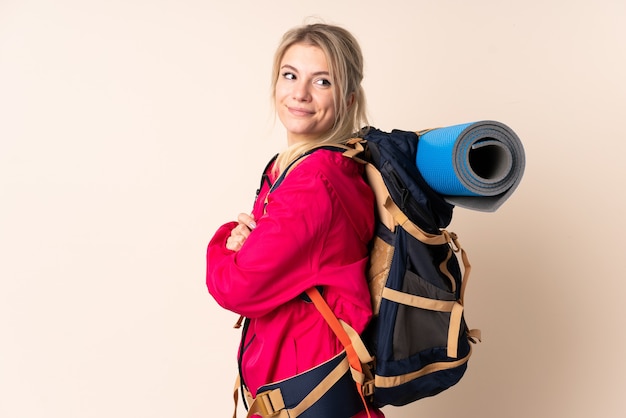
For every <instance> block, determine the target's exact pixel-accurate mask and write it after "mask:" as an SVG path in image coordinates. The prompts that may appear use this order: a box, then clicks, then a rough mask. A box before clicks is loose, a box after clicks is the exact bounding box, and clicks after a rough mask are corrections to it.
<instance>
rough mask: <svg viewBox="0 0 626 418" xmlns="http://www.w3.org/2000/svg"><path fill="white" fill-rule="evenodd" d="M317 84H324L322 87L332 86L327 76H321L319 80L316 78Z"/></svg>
mask: <svg viewBox="0 0 626 418" xmlns="http://www.w3.org/2000/svg"><path fill="white" fill-rule="evenodd" d="M315 84H317V85H319V86H322V87H330V86H332V83H331V82H330V80H328V79H327V78H320V79H318V80H315Z"/></svg>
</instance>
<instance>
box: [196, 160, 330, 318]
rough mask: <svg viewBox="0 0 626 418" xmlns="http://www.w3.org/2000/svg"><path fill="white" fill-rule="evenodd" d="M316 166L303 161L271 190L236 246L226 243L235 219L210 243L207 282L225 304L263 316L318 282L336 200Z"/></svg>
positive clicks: (233, 308)
mask: <svg viewBox="0 0 626 418" xmlns="http://www.w3.org/2000/svg"><path fill="white" fill-rule="evenodd" d="M314 168H315V167H314V166H309V165H308V164H304V163H303V164H300V165H299V166H298V167H297V168H296V169H294V170H293V171H292V172H291V173H290V175H289V176H288V177H287V180H286V181H284V182H283V183H282V184H281V186H280V187H278V188H277V189H276V190H275V191H273V192H272V193H271V194H270V195H269V197H268V203H267V206H266V213H265V215H263V216H262V217H261V218H260V219H258V220H257V226H256V228H255V229H254V230H253V231H252V232H251V233H250V236H249V237H248V239H247V240H246V242H245V243H244V245H243V247H242V248H241V250H239V251H238V252H233V251H230V250H228V249H226V247H225V243H226V239H227V238H228V236H229V235H230V231H231V230H232V228H234V226H236V223H229V224H226V225H224V226H222V227H221V228H220V229H218V231H217V232H216V234H215V236H214V237H213V239H212V240H211V242H210V243H209V246H208V249H207V287H208V289H209V292H210V293H211V295H212V296H213V297H214V298H215V300H216V301H217V302H218V303H219V304H220V305H221V306H222V307H224V308H226V309H229V310H231V311H233V312H236V313H239V314H241V315H244V316H247V317H250V318H254V317H259V316H262V315H265V314H267V313H268V312H270V311H272V310H273V309H275V308H276V307H277V306H279V305H281V304H283V303H285V302H287V301H289V300H291V299H293V298H294V297H296V296H298V295H299V294H300V293H302V292H304V291H305V290H306V289H308V288H310V287H312V286H315V285H316V284H317V283H316V274H315V273H316V272H317V271H318V269H319V257H320V252H321V251H322V250H323V246H324V242H325V238H326V236H327V235H328V229H329V227H330V222H331V219H332V216H333V214H332V212H333V202H332V199H331V194H332V190H331V186H330V184H329V182H328V181H327V179H326V178H325V177H324V175H323V174H322V173H321V172H320V171H319V170H315V169H314Z"/></svg>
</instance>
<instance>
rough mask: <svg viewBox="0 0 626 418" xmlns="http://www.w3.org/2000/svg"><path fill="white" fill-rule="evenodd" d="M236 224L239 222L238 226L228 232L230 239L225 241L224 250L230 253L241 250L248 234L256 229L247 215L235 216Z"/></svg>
mask: <svg viewBox="0 0 626 418" xmlns="http://www.w3.org/2000/svg"><path fill="white" fill-rule="evenodd" d="M237 222H239V225H237V226H236V227H235V228H233V230H232V231H230V237H228V239H227V240H226V248H228V249H229V250H231V251H239V250H241V247H242V246H243V243H244V242H246V240H247V239H248V236H250V232H251V231H252V230H253V229H254V228H255V227H256V222H255V221H254V218H253V217H252V216H251V215H248V214H247V213H240V214H239V216H237Z"/></svg>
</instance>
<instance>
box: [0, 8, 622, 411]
mask: <svg viewBox="0 0 626 418" xmlns="http://www.w3.org/2000/svg"><path fill="white" fill-rule="evenodd" d="M310 16H316V17H318V18H321V19H323V20H324V21H326V22H329V23H337V24H341V25H344V26H345V27H347V28H348V29H350V30H351V31H353V33H354V34H355V35H356V36H357V37H358V39H359V40H360V42H361V44H362V46H363V49H364V53H365V56H366V60H367V64H366V81H365V85H366V89H367V92H368V98H369V102H370V113H371V119H372V124H373V125H374V126H377V127H379V128H382V129H386V130H390V129H393V128H399V129H412V130H418V129H422V128H428V127H434V126H448V125H452V124H457V123H463V122H470V121H476V120H482V119H494V120H498V121H501V122H504V123H506V124H507V125H509V126H510V127H511V128H513V129H514V130H515V131H516V132H517V133H518V135H519V136H520V138H521V139H522V141H523V143H524V146H525V148H526V153H527V166H526V174H525V177H524V180H523V182H522V184H521V185H520V187H519V189H518V190H517V191H516V193H515V194H514V195H513V197H512V198H511V199H510V200H509V201H508V202H507V203H506V204H505V205H504V206H503V207H502V208H501V209H500V210H498V211H497V212H496V213H479V212H473V211H468V210H464V209H457V210H456V213H455V218H454V221H453V223H452V226H451V228H450V229H451V230H454V231H456V232H457V233H458V234H459V235H460V238H461V242H462V243H463V244H464V246H465V247H466V248H467V250H468V252H469V255H470V257H471V260H472V262H473V265H474V270H473V272H472V278H471V281H470V284H469V288H468V293H467V317H468V320H469V322H470V325H471V326H474V327H479V328H481V329H482V330H483V334H484V342H483V343H482V344H480V345H479V346H477V347H476V349H475V354H474V356H473V358H472V360H471V362H470V368H469V371H468V373H467V375H466V377H465V378H464V379H463V380H462V381H461V383H459V384H458V385H457V386H455V387H454V388H453V389H451V390H449V391H448V392H446V393H443V394H441V395H440V396H437V397H435V398H431V399H426V400H423V401H420V402H418V403H415V404H413V405H410V406H407V407H404V408H386V409H385V411H386V413H387V416H388V417H392V418H393V417H397V418H400V417H405V418H408V417H414V416H423V417H430V418H436V417H451V416H458V415H460V414H463V416H468V417H502V416H506V417H511V418H513V417H519V418H527V417H567V418H575V417H589V416H597V417H622V416H623V414H624V406H623V396H624V392H625V390H626V382H625V378H624V376H625V375H626V360H625V355H624V353H625V350H626V335H625V331H624V325H623V324H624V319H623V318H624V315H625V312H624V311H625V308H624V293H626V284H625V283H626V282H625V280H624V272H623V258H624V234H625V233H626V227H625V222H624V219H625V218H624V216H623V214H624V211H625V210H626V201H625V199H624V181H625V180H626V178H625V174H626V170H625V169H624V163H623V156H624V153H625V152H626V145H625V141H624V140H625V135H624V130H623V127H622V124H623V123H624V119H625V117H626V113H625V110H624V109H625V104H626V87H625V82H624V74H626V56H625V52H624V51H625V49H624V41H625V40H626V29H625V28H626V26H625V25H624V19H625V18H626V3H624V2H623V1H621V0H593V1H592V0H568V1H566V0H561V1H558V0H555V1H535V0H530V1H525V2H522V1H517V2H514V1H499V0H477V1H471V2H470V1H461V0H458V1H455V0H442V1H436V2H435V1H426V0H419V1H397V0H387V1H385V2H381V1H363V0H361V1H356V0H355V1H336V0H332V1H331V0H319V1H317V2H313V3H310V2H309V3H305V2H287V1H266V2H262V1H258V2H257V1H246V0H241V1H233V2H226V1H220V2H217V1H200V0H176V1H174V0H159V1H148V0H112V1H80V0H55V1H45V0H19V1H18V0H0V187H1V189H0V193H1V197H0V199H1V201H0V276H1V280H0V416H2V417H7V418H22V417H27V418H35V417H46V418H68V417H76V418H104V417H107V418H108V417H151V418H166V417H167V418H171V417H189V418H192V417H198V418H199V417H226V416H230V414H231V402H232V401H231V398H230V391H231V388H232V383H233V378H234V376H235V369H236V366H235V350H236V347H237V342H238V337H239V333H238V332H237V331H235V330H233V329H232V324H233V322H234V321H235V319H236V315H234V314H232V313H229V312H225V311H223V310H222V309H220V308H219V307H218V306H217V304H216V303H215V302H214V301H213V300H212V299H211V298H210V297H209V295H208V293H207V292H206V288H205V284H204V268H205V261H204V251H205V246H206V243H207V242H208V240H209V238H210V237H211V235H212V233H213V232H214V230H215V229H216V228H217V227H218V226H219V225H220V224H221V223H223V222H225V221H227V220H230V219H232V218H234V217H235V215H236V214H237V213H239V212H241V211H246V210H248V209H249V208H250V205H251V202H252V198H253V196H254V190H255V188H256V187H257V184H258V175H259V172H260V170H261V169H262V168H263V166H264V165H265V163H266V161H267V159H268V158H269V157H270V156H271V155H272V154H273V153H274V152H276V151H277V150H278V149H280V148H281V147H282V146H283V141H284V138H283V134H282V131H281V129H280V128H279V127H277V126H275V125H274V122H273V118H272V114H271V110H270V106H269V99H268V95H269V76H270V66H271V55H272V53H273V51H274V48H275V46H276V45H277V42H278V39H279V37H280V35H281V34H282V33H283V32H284V31H285V30H286V29H288V28H290V27H292V26H294V25H297V24H300V23H302V22H303V21H304V20H305V19H306V18H307V17H310Z"/></svg>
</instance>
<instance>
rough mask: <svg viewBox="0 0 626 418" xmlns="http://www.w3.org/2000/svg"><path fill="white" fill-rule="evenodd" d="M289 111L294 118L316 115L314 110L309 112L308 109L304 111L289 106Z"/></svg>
mask: <svg viewBox="0 0 626 418" xmlns="http://www.w3.org/2000/svg"><path fill="white" fill-rule="evenodd" d="M287 110H289V113H291V114H292V115H294V116H311V115H313V114H314V113H315V112H314V111H312V110H308V109H304V108H300V107H290V106H287Z"/></svg>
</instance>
